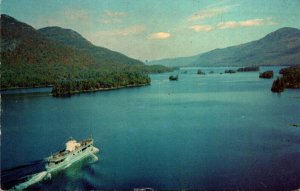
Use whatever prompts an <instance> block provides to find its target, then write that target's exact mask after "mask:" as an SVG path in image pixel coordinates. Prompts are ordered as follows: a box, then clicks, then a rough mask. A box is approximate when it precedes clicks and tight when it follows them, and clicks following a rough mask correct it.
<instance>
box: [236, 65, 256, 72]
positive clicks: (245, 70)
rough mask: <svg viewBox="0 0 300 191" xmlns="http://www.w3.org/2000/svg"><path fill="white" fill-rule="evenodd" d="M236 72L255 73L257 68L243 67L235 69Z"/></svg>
mask: <svg viewBox="0 0 300 191" xmlns="http://www.w3.org/2000/svg"><path fill="white" fill-rule="evenodd" d="M237 71H238V72H256V71H259V67H258V66H250V67H244V68H239V69H237Z"/></svg>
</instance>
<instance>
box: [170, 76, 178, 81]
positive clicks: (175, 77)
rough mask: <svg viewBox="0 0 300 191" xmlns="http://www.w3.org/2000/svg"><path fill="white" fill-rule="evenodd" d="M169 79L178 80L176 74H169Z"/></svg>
mask: <svg viewBox="0 0 300 191" xmlns="http://www.w3.org/2000/svg"><path fill="white" fill-rule="evenodd" d="M169 80H170V81H174V80H178V75H176V76H174V75H171V76H170V77H169Z"/></svg>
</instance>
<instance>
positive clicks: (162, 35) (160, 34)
mask: <svg viewBox="0 0 300 191" xmlns="http://www.w3.org/2000/svg"><path fill="white" fill-rule="evenodd" d="M170 37H171V34H170V33H167V32H157V33H152V34H151V35H150V36H149V39H157V40H162V39H167V38H170Z"/></svg>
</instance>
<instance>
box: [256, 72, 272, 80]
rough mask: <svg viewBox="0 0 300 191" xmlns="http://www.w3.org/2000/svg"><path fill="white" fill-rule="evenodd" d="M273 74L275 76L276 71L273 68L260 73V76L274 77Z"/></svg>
mask: <svg viewBox="0 0 300 191" xmlns="http://www.w3.org/2000/svg"><path fill="white" fill-rule="evenodd" d="M273 76H274V72H273V71H271V70H269V71H265V72H263V73H260V74H259V78H266V79H270V78H273Z"/></svg>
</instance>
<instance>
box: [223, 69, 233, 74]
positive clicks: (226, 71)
mask: <svg viewBox="0 0 300 191" xmlns="http://www.w3.org/2000/svg"><path fill="white" fill-rule="evenodd" d="M224 73H225V74H234V73H236V71H235V70H232V69H229V70H225V71H224Z"/></svg>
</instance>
